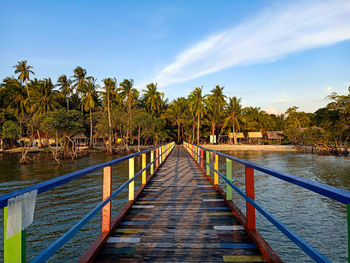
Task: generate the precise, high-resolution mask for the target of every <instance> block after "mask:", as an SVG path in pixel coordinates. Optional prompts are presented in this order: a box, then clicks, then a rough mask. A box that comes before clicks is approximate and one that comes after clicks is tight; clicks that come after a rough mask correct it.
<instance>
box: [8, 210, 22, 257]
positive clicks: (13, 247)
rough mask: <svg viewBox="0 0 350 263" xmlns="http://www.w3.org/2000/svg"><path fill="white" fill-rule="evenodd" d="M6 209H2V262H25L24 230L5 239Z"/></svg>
mask: <svg viewBox="0 0 350 263" xmlns="http://www.w3.org/2000/svg"><path fill="white" fill-rule="evenodd" d="M6 229H7V207H4V262H5V263H12V262H14V263H15V262H26V230H22V231H21V232H19V233H17V234H15V235H13V236H12V237H10V238H7V237H6Z"/></svg>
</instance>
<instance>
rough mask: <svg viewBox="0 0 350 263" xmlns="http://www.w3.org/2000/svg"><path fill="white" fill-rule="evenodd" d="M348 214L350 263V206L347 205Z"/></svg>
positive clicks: (349, 260) (349, 252)
mask: <svg viewBox="0 0 350 263" xmlns="http://www.w3.org/2000/svg"><path fill="white" fill-rule="evenodd" d="M346 208H347V212H348V262H349V263H350V204H347V205H346Z"/></svg>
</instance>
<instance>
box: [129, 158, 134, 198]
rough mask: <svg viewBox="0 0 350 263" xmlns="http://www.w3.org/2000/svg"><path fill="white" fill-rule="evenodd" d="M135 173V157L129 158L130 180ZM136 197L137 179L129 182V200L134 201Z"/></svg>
mask: <svg viewBox="0 0 350 263" xmlns="http://www.w3.org/2000/svg"><path fill="white" fill-rule="evenodd" d="M134 175H135V159H134V157H132V158H130V159H129V180H130V179H132V178H134ZM134 198H135V181H132V182H131V183H129V201H133V200H134Z"/></svg>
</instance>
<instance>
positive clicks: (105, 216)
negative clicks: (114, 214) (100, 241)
mask: <svg viewBox="0 0 350 263" xmlns="http://www.w3.org/2000/svg"><path fill="white" fill-rule="evenodd" d="M111 192H112V166H106V167H104V168H103V190H102V200H105V199H106V198H108V197H110V196H111ZM110 230H111V202H109V203H108V204H106V205H105V206H104V207H103V208H102V233H108V232H109V231H110Z"/></svg>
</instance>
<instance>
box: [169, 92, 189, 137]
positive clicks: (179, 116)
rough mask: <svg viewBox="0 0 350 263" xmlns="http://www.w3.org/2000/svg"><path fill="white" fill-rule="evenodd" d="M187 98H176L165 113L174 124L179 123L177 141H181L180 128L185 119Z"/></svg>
mask: <svg viewBox="0 0 350 263" xmlns="http://www.w3.org/2000/svg"><path fill="white" fill-rule="evenodd" d="M184 99H185V98H183V97H182V98H177V99H175V100H174V101H173V102H172V103H171V104H170V105H169V107H168V108H167V109H166V111H165V113H164V118H166V119H168V120H169V121H170V122H172V123H173V124H175V125H177V142H178V143H179V142H180V128H181V124H182V122H183V119H184V111H183V109H184V105H183V100H184Z"/></svg>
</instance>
